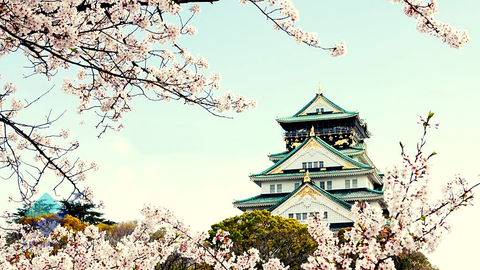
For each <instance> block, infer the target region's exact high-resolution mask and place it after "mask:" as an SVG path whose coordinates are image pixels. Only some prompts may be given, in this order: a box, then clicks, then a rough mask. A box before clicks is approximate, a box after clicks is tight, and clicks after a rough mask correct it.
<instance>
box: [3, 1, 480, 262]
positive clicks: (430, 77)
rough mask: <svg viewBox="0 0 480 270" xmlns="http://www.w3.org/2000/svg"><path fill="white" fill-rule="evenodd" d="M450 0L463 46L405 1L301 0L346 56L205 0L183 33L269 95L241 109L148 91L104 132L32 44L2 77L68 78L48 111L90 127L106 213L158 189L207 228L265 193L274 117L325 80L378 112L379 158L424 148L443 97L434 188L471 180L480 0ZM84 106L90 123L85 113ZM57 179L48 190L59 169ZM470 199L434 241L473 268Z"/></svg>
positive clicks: (136, 204)
mask: <svg viewBox="0 0 480 270" xmlns="http://www.w3.org/2000/svg"><path fill="white" fill-rule="evenodd" d="M439 2H440V7H439V9H440V13H439V15H438V19H439V20H441V21H444V22H448V23H450V24H452V25H453V26H454V27H456V28H459V29H467V30H468V31H469V34H470V36H471V41H470V43H468V44H467V45H466V47H465V48H464V49H462V50H455V49H451V48H449V47H448V46H447V45H445V44H443V43H441V42H440V41H439V40H437V39H435V38H432V37H429V36H426V35H424V34H420V33H418V32H417V31H416V29H415V21H413V20H412V19H410V18H407V17H406V16H404V15H403V14H402V10H401V9H402V7H401V6H400V5H392V4H390V3H389V2H388V1H380V0H379V1H352V0H350V1H305V0H304V1H296V5H297V7H298V8H299V11H300V22H299V25H300V26H301V28H302V29H304V30H306V31H316V32H318V33H319V35H320V37H321V39H322V44H323V45H324V46H331V45H332V44H333V43H335V42H340V41H341V40H344V41H345V42H346V43H347V46H348V53H347V55H346V56H344V57H341V58H332V57H330V56H329V54H328V53H327V52H323V51H321V50H317V49H313V48H308V47H306V46H300V45H297V44H296V43H295V42H294V41H293V40H292V39H291V38H289V37H287V36H286V35H284V34H282V33H280V32H276V31H273V30H272V25H271V23H270V22H268V21H266V20H265V19H264V18H263V17H262V16H261V15H260V14H259V13H258V12H257V11H256V10H255V8H254V7H253V6H248V5H247V6H245V7H244V6H242V5H241V4H238V3H237V2H236V1H227V0H222V1H220V2H218V3H215V4H213V5H210V4H205V5H202V13H201V14H200V15H199V16H197V17H196V18H195V19H194V21H193V23H192V24H193V25H194V26H196V27H198V30H199V32H198V34H197V35H196V36H193V37H183V38H181V40H180V42H179V43H180V44H182V45H183V46H184V47H186V48H188V49H189V50H190V51H191V52H192V54H193V55H196V54H200V55H202V56H204V57H205V58H207V59H208V60H209V62H210V66H211V70H212V71H216V72H221V73H222V76H223V81H222V90H221V92H219V93H218V94H219V95H222V94H223V91H227V90H229V91H232V92H234V93H237V94H244V95H245V96H247V97H253V98H255V99H256V100H257V101H258V107H257V108H256V109H253V110H249V111H247V112H245V113H243V114H238V115H237V114H231V115H233V116H234V117H235V118H234V119H233V120H227V119H221V118H215V117H213V116H211V115H210V114H208V113H207V112H204V111H202V110H201V109H200V108H196V107H191V106H184V105H182V104H180V103H175V102H172V103H156V104H155V103H148V102H146V101H142V100H138V101H137V102H135V103H134V105H135V111H134V112H133V113H131V114H130V115H127V116H126V117H125V120H124V121H123V123H124V124H125V126H126V129H125V130H124V131H122V132H121V133H113V132H111V133H107V134H106V135H105V136H104V137H103V138H102V139H100V140H98V139H96V137H95V135H96V134H97V133H98V131H96V130H94V128H93V125H94V124H95V123H96V122H94V121H95V117H92V116H93V115H88V114H87V115H85V116H77V115H76V114H75V108H76V105H77V104H76V100H75V98H73V97H71V96H65V95H63V94H61V93H60V91H59V86H60V85H61V81H62V80H63V77H64V75H63V74H60V75H59V76H57V77H56V78H54V80H53V82H52V83H49V82H47V81H46V80H45V79H44V78H43V77H39V76H37V77H34V78H30V79H21V77H22V74H28V71H27V70H25V69H22V66H23V65H26V64H27V63H26V62H24V63H21V62H20V61H21V59H22V58H21V55H18V56H9V57H5V58H4V59H1V60H0V61H1V62H0V63H2V65H1V66H0V74H2V78H3V79H2V81H3V83H4V82H6V81H9V80H13V81H14V82H15V83H17V85H18V86H19V89H20V91H19V92H24V91H26V90H27V89H28V90H29V92H28V94H29V95H30V96H36V95H38V94H39V93H41V92H43V91H44V90H47V89H49V88H50V87H51V86H52V85H53V84H56V88H54V90H53V91H52V92H51V93H50V94H49V95H48V97H49V100H48V101H47V100H45V101H43V102H42V103H40V104H39V105H38V107H36V108H38V111H37V113H38V115H39V116H43V115H44V114H46V113H48V109H49V108H50V107H51V106H54V107H55V108H58V109H55V111H59V112H60V111H62V110H63V109H67V110H68V111H67V114H66V115H65V117H64V118H63V119H62V121H61V122H60V123H59V125H58V128H63V127H70V128H71V130H72V139H73V138H76V139H79V140H80V143H81V150H80V151H82V152H81V153H82V156H83V157H85V158H87V159H89V160H96V161H97V162H98V163H100V165H101V170H100V171H99V172H97V173H93V174H90V176H89V178H88V179H87V182H86V183H85V184H87V185H91V186H93V187H94V190H95V191H96V198H98V199H101V200H104V201H105V203H106V206H107V208H106V209H105V213H106V217H107V218H110V219H113V220H115V221H124V220H131V219H136V218H140V215H139V214H138V213H139V211H140V208H141V206H142V204H143V203H152V204H156V205H161V206H165V207H167V208H170V209H172V210H173V211H174V212H175V213H176V214H177V216H178V217H179V218H181V219H183V220H184V221H185V222H186V223H187V224H190V225H191V226H192V228H193V229H194V230H206V229H208V228H209V226H210V225H211V224H213V223H216V222H218V221H220V220H222V219H224V218H227V217H230V216H234V215H237V214H240V213H241V212H240V211H239V210H236V209H234V208H233V206H232V201H233V199H244V198H247V197H251V196H254V195H257V194H259V193H260V189H259V188H258V187H257V186H256V185H255V184H254V183H252V182H250V181H249V178H248V174H249V173H250V172H251V173H257V172H260V171H262V170H264V169H265V168H267V167H268V166H270V164H271V163H270V161H268V158H267V154H268V153H276V152H281V151H283V150H284V144H283V141H282V137H281V129H280V126H279V125H277V123H276V121H275V117H277V116H288V115H291V114H293V113H295V112H297V111H298V109H300V108H301V107H303V106H304V105H305V104H306V103H307V102H308V101H309V100H310V99H312V98H313V97H314V95H315V93H316V91H317V87H318V84H319V83H321V84H322V89H323V93H324V94H325V95H326V96H327V97H328V98H329V99H330V100H332V101H334V102H335V103H337V104H338V105H340V106H341V107H343V108H344V109H347V110H358V111H359V112H360V116H361V117H362V118H365V119H366V120H367V123H368V127H369V130H370V131H371V132H372V134H373V136H372V138H371V139H370V140H369V148H368V151H369V155H370V157H371V159H372V160H373V162H374V163H375V164H376V165H377V167H379V168H381V169H383V168H385V167H387V166H391V165H393V164H398V163H399V162H401V160H400V155H399V147H398V141H400V140H401V141H402V142H404V144H406V145H407V147H410V149H411V150H414V147H415V143H416V141H417V139H418V138H419V137H420V135H421V127H420V126H419V125H417V124H416V122H417V121H418V117H419V115H426V114H427V113H428V111H429V110H432V111H434V112H435V113H436V114H435V118H434V120H435V121H437V122H441V125H440V129H439V130H432V132H431V133H430V135H429V138H428V145H427V149H428V150H429V151H434V150H435V151H436V152H438V153H439V155H438V156H436V157H435V158H434V159H433V164H434V166H433V169H432V189H434V190H435V189H437V190H438V189H440V187H441V184H442V183H445V182H446V181H448V180H452V179H453V176H454V174H456V173H460V174H461V175H462V176H465V177H467V179H468V180H469V181H470V182H471V183H472V184H473V183H475V182H478V181H480V179H479V177H478V174H479V173H480V166H479V165H478V153H479V152H480V146H479V144H478V134H480V127H479V124H478V116H477V114H478V113H477V110H478V109H477V108H478V102H479V101H480V94H479V91H478V89H479V88H480V79H479V75H478V74H479V71H480V69H479V62H478V61H479V60H480V57H479V56H480V43H479V42H478V37H480V29H479V27H478V26H479V25H480V18H479V17H478V14H479V11H480V3H478V1H471V0H468V1H466V0H465V1H463V0H456V1H454V0H441V1H439ZM38 115H37V117H38ZM82 120H86V122H87V124H86V125H84V126H79V125H78V123H79V122H80V121H82ZM62 125H63V126H62ZM10 184H11V183H10ZM44 184H45V185H44V186H42V188H43V189H42V190H41V194H43V192H49V191H50V190H51V188H52V187H53V184H54V182H53V181H52V182H50V183H47V182H45V183H44ZM2 186H3V187H8V188H5V189H4V188H3V187H2V191H1V194H2V196H3V198H4V199H3V200H1V201H0V206H1V209H5V208H10V209H11V208H12V207H14V206H12V204H8V203H7V202H6V200H7V196H6V195H4V194H14V191H12V189H11V188H12V187H11V186H9V185H8V184H6V183H2ZM7 189H8V190H9V191H8V192H6V191H5V190H7ZM41 194H40V195H41ZM60 199H61V198H60ZM477 204H478V203H477ZM462 210H463V211H461V212H458V213H454V215H452V220H451V221H452V227H453V232H452V233H451V234H450V235H448V236H446V237H445V241H444V243H442V245H441V247H440V248H439V249H438V251H437V252H436V253H434V254H432V255H429V258H430V259H431V261H432V262H433V263H434V264H436V265H437V266H439V267H440V268H441V269H472V266H471V263H472V262H475V263H476V260H475V259H473V258H475V257H474V256H476V255H477V253H476V252H475V250H478V247H477V246H476V245H474V243H479V242H480V234H479V233H477V232H476V230H475V229H474V227H475V226H476V225H478V223H479V222H480V217H479V216H480V215H479V214H480V208H479V207H478V206H475V207H470V208H468V209H462ZM452 247H454V248H452Z"/></svg>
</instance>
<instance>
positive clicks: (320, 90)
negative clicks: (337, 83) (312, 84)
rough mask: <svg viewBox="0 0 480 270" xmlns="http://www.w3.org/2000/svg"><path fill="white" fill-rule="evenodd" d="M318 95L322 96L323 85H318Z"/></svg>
mask: <svg viewBox="0 0 480 270" xmlns="http://www.w3.org/2000/svg"><path fill="white" fill-rule="evenodd" d="M318 94H319V95H321V94H322V85H321V84H318Z"/></svg>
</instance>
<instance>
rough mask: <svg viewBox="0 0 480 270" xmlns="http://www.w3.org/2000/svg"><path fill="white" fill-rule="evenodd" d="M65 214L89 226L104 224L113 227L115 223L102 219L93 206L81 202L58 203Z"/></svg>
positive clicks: (63, 201)
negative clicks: (65, 211)
mask: <svg viewBox="0 0 480 270" xmlns="http://www.w3.org/2000/svg"><path fill="white" fill-rule="evenodd" d="M60 203H61V204H62V205H63V207H64V208H65V210H67V213H68V214H69V215H71V216H73V217H76V218H78V219H79V220H81V221H82V222H86V223H88V224H90V225H97V224H99V223H104V224H108V225H113V224H115V222H113V221H111V220H107V219H104V218H102V216H103V213H100V212H97V211H95V210H94V209H95V205H94V204H92V203H82V202H69V201H66V200H62V201H60Z"/></svg>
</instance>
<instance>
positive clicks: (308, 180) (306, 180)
mask: <svg viewBox="0 0 480 270" xmlns="http://www.w3.org/2000/svg"><path fill="white" fill-rule="evenodd" d="M303 182H304V183H309V182H310V172H309V171H308V170H307V172H306V173H305V177H304V178H303Z"/></svg>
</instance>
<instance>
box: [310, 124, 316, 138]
mask: <svg viewBox="0 0 480 270" xmlns="http://www.w3.org/2000/svg"><path fill="white" fill-rule="evenodd" d="M314 136H315V128H313V126H312V128H311V129H310V137H314Z"/></svg>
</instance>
